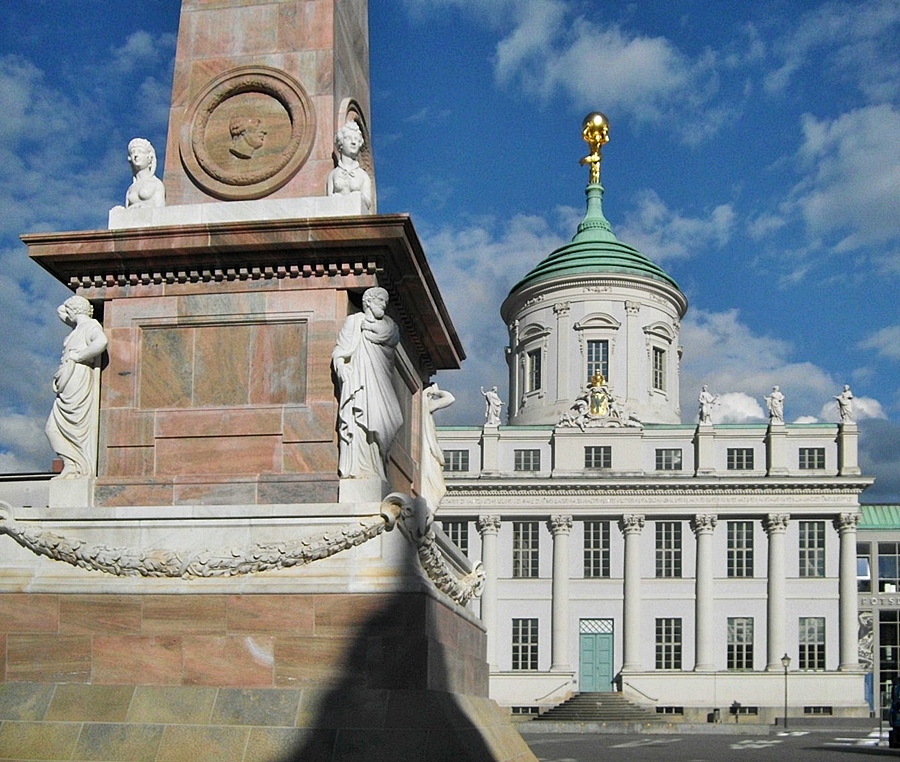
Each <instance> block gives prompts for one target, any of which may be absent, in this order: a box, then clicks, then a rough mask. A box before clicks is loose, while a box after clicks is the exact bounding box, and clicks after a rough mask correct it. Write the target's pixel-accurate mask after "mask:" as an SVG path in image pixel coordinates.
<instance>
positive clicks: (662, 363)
mask: <svg viewBox="0 0 900 762" xmlns="http://www.w3.org/2000/svg"><path fill="white" fill-rule="evenodd" d="M652 375H653V388H654V389H656V391H659V392H664V391H665V390H666V350H665V349H662V348H660V347H653V373H652Z"/></svg>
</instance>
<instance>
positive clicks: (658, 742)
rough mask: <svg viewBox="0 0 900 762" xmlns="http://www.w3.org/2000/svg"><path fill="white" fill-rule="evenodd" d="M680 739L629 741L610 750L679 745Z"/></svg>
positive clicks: (611, 747)
mask: <svg viewBox="0 0 900 762" xmlns="http://www.w3.org/2000/svg"><path fill="white" fill-rule="evenodd" d="M680 740H681V739H680V738H643V739H641V740H638V741H627V742H625V743H620V744H616V745H615V746H610V747H609V748H610V749H632V748H635V747H637V746H663V745H664V744H667V743H678V742H679V741H680Z"/></svg>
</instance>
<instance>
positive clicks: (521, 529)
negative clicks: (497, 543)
mask: <svg viewBox="0 0 900 762" xmlns="http://www.w3.org/2000/svg"><path fill="white" fill-rule="evenodd" d="M539 529H540V524H539V523H538V522H537V521H514V522H513V577H537V575H538V539H539V535H538V531H539Z"/></svg>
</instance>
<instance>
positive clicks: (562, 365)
mask: <svg viewBox="0 0 900 762" xmlns="http://www.w3.org/2000/svg"><path fill="white" fill-rule="evenodd" d="M553 311H554V312H555V313H556V337H557V338H556V401H557V402H564V401H566V400H570V399H572V398H573V397H574V396H575V395H574V394H573V393H572V391H570V389H569V364H570V363H571V361H572V358H571V357H570V356H569V354H570V350H569V334H571V332H572V329H571V327H570V325H569V323H570V318H569V312H570V307H569V303H568V302H560V303H559V304H554V305H553ZM575 389H577V390H579V391H580V388H579V385H578V384H576V385H575ZM576 393H577V392H576Z"/></svg>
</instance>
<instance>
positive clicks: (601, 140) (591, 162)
mask: <svg viewBox="0 0 900 762" xmlns="http://www.w3.org/2000/svg"><path fill="white" fill-rule="evenodd" d="M581 136H582V138H584V142H585V143H587V144H588V146H589V147H590V149H591V153H590V154H589V155H588V156H585V157H584V158H583V159H582V160H581V163H582V164H587V165H588V166H589V167H590V168H591V184H594V185H596V184H599V183H600V163H601V162H602V161H603V154H602V153H601V149H602V148H603V146H604V145H606V144H607V143H608V142H609V120H608V119H607V118H606V115H605V114H601V113H600V112H599V111H593V112H591V113H590V114H588V115H587V116H586V117H585V118H584V123H583V125H582V130H581Z"/></svg>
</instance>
